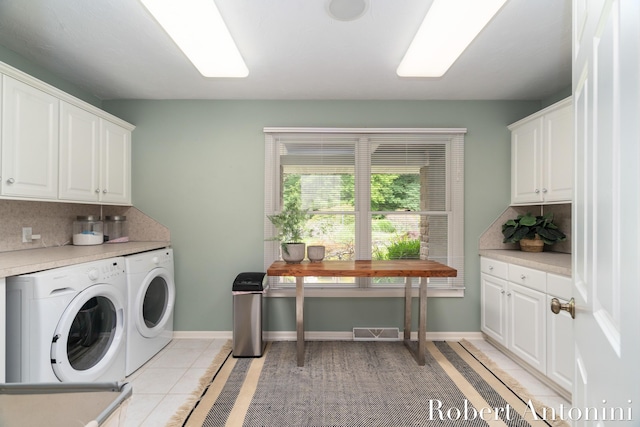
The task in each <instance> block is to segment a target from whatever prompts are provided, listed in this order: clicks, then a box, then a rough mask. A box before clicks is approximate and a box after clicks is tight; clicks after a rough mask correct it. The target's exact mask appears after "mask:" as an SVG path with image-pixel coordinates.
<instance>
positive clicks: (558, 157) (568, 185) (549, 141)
mask: <svg viewBox="0 0 640 427" xmlns="http://www.w3.org/2000/svg"><path fill="white" fill-rule="evenodd" d="M544 132H545V134H544V147H543V150H542V151H543V153H544V161H543V165H544V172H543V184H542V193H543V198H544V201H545V202H559V201H566V202H570V201H571V199H572V197H573V110H572V104H571V103H568V104H567V105H566V106H564V107H562V108H559V109H557V110H555V111H551V112H549V113H547V114H545V117H544Z"/></svg>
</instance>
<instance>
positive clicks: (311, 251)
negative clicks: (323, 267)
mask: <svg viewBox="0 0 640 427" xmlns="http://www.w3.org/2000/svg"><path fill="white" fill-rule="evenodd" d="M307 258H309V261H311V262H320V261H322V260H323V259H324V246H319V245H318V246H309V247H308V248H307Z"/></svg>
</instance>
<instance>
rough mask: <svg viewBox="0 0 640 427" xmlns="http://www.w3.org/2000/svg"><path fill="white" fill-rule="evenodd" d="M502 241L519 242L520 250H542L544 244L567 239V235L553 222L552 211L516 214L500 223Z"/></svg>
mask: <svg viewBox="0 0 640 427" xmlns="http://www.w3.org/2000/svg"><path fill="white" fill-rule="evenodd" d="M502 235H503V236H504V240H503V243H516V242H518V243H520V250H522V251H525V252H542V250H543V248H544V245H553V244H555V243H556V242H562V241H565V240H567V236H566V235H565V234H564V233H563V232H562V231H560V230H559V229H558V226H557V225H555V224H554V223H553V213H551V212H549V213H546V214H544V215H538V216H533V215H531V213H528V212H527V214H526V215H518V217H517V218H516V219H510V220H509V221H507V222H505V223H504V224H503V225H502Z"/></svg>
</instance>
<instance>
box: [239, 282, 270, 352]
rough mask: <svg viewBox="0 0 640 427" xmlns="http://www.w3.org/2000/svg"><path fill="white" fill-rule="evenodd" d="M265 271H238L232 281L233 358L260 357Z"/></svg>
mask: <svg viewBox="0 0 640 427" xmlns="http://www.w3.org/2000/svg"><path fill="white" fill-rule="evenodd" d="M266 281H267V275H266V273H240V274H238V276H237V277H236V279H235V280H234V281H233V357H260V356H262V353H263V351H264V341H263V339H262V329H263V317H264V315H265V313H264V302H263V298H262V296H263V294H264V292H265V291H266V286H265V285H266Z"/></svg>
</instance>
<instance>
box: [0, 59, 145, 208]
mask: <svg viewBox="0 0 640 427" xmlns="http://www.w3.org/2000/svg"><path fill="white" fill-rule="evenodd" d="M0 77H1V78H2V85H1V89H2V90H1V94H0V97H1V98H2V106H1V118H2V121H1V122H0V129H1V130H0V166H1V169H0V198H6V199H14V198H15V199H24V200H61V201H70V202H81V203H99V204H112V205H130V204H131V132H132V131H133V129H134V126H132V125H131V124H129V123H127V122H125V121H123V120H120V119H119V118H117V117H114V116H112V115H111V114H108V113H106V112H104V111H102V110H100V109H98V108H96V107H95V106H93V105H90V104H87V103H86V102H84V101H81V100H79V99H77V98H75V97H73V96H71V95H69V94H67V93H65V92H63V91H61V90H59V89H56V88H54V87H53V86H50V85H48V84H46V83H44V82H42V81H40V80H38V79H35V78H33V77H31V76H29V75H27V74H24V73H22V72H21V71H19V70H16V69H14V68H12V67H10V66H8V65H6V64H3V63H2V62H0Z"/></svg>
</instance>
